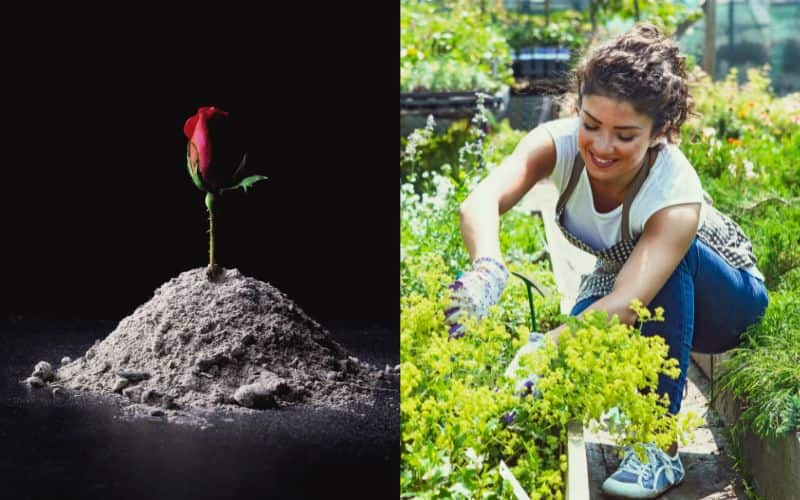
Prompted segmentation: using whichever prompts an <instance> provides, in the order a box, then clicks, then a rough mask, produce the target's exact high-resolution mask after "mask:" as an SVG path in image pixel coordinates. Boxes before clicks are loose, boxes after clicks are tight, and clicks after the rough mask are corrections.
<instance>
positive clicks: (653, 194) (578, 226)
mask: <svg viewBox="0 0 800 500" xmlns="http://www.w3.org/2000/svg"><path fill="white" fill-rule="evenodd" d="M579 124H580V119H579V118H578V117H575V118H562V119H559V120H553V121H550V122H547V123H544V124H542V126H543V127H544V128H545V130H547V131H548V132H549V133H550V135H551V136H552V137H553V141H554V142H555V146H556V165H555V168H554V169H553V173H552V174H550V179H551V180H552V181H553V183H554V184H555V185H556V187H557V188H558V192H559V194H560V193H562V192H563V191H564V190H565V189H566V188H567V183H568V182H569V177H570V174H571V173H572V165H573V163H574V161H575V157H576V155H577V154H578V126H579ZM682 203H700V206H701V208H700V221H699V225H698V226H697V227H698V228H699V227H700V225H702V224H703V218H704V215H705V214H704V210H703V208H702V207H703V188H702V185H701V184H700V179H699V178H698V177H697V173H696V172H695V171H694V168H693V167H692V165H691V164H690V163H689V160H687V159H686V157H685V156H684V155H683V153H682V152H681V150H680V149H678V148H677V147H676V146H675V145H673V144H665V147H663V148H662V149H661V151H659V152H658V156H657V157H656V160H655V163H653V166H652V168H651V169H650V174H649V175H648V176H647V178H646V179H645V181H644V184H642V187H641V188H640V189H639V193H638V194H637V195H636V197H635V198H634V199H633V203H631V208H630V215H629V221H630V228H631V232H632V233H633V234H631V237H632V238H633V239H636V237H637V236H638V235H640V234H641V233H642V232H643V231H644V226H645V224H646V223H647V221H648V219H650V216H651V215H653V214H654V213H656V212H657V211H659V210H661V209H662V208H665V207H669V206H672V205H679V204H682ZM563 223H564V226H565V227H566V228H567V229H568V230H569V231H570V232H571V233H573V234H574V235H575V236H577V237H578V238H579V239H580V240H581V241H583V242H584V243H586V244H587V245H589V246H590V247H592V248H594V249H595V250H604V249H606V248H608V247H611V246H613V245H615V244H617V243H618V242H619V241H621V240H622V228H621V226H622V205H619V206H617V207H616V208H614V210H611V211H610V212H605V213H600V212H598V211H597V210H595V207H594V198H593V195H592V188H591V186H590V184H589V177H588V173H587V171H586V168H584V169H583V171H582V172H581V175H580V177H579V179H578V184H577V185H576V186H575V190H574V191H573V192H572V195H571V196H570V197H569V199H568V200H567V205H566V207H565V208H564V218H563Z"/></svg>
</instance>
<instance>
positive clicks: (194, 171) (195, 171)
mask: <svg viewBox="0 0 800 500" xmlns="http://www.w3.org/2000/svg"><path fill="white" fill-rule="evenodd" d="M189 147H195V146H194V144H192V143H189ZM195 150H197V148H196V147H195ZM198 156H199V155H198ZM186 168H187V169H189V175H190V176H191V178H192V181H194V185H195V186H197V189H199V190H200V191H203V192H207V189H206V187H205V186H204V185H203V180H202V179H201V178H200V165H198V164H195V165H194V168H192V160H191V156H189V148H186Z"/></svg>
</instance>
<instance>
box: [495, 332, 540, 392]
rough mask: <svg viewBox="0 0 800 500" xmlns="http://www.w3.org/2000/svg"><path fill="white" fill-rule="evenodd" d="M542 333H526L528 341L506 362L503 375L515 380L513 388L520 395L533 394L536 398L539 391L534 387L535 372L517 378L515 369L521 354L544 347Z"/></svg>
mask: <svg viewBox="0 0 800 500" xmlns="http://www.w3.org/2000/svg"><path fill="white" fill-rule="evenodd" d="M544 342H545V340H544V334H542V333H539V332H531V333H530V335H528V342H526V343H525V345H523V346H522V347H520V349H519V350H518V351H517V353H516V354H515V355H514V359H512V360H511V363H509V364H508V368H506V371H505V376H506V377H508V378H510V379H512V380H516V383H515V384H514V390H515V392H517V393H518V394H520V395H521V396H522V397H525V396H527V395H529V394H530V395H531V396H533V398H534V399H536V398H537V397H538V396H539V391H538V390H537V389H536V382H537V380H538V379H539V377H538V376H537V375H536V374H535V373H529V374H528V376H527V377H522V378H519V379H518V378H517V369H519V362H520V360H521V359H522V357H523V356H527V355H529V354H530V353H532V352H536V351H538V350H539V349H541V348H542V347H544Z"/></svg>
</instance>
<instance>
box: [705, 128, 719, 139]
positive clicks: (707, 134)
mask: <svg viewBox="0 0 800 500" xmlns="http://www.w3.org/2000/svg"><path fill="white" fill-rule="evenodd" d="M715 135H717V129H715V128H714V127H704V128H703V137H706V138H708V137H714V136H715Z"/></svg>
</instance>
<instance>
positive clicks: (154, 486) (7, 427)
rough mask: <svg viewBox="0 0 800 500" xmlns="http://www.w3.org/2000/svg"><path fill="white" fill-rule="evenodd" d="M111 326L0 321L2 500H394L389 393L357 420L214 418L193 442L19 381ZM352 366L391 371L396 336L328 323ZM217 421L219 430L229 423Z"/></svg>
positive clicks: (187, 434)
mask: <svg viewBox="0 0 800 500" xmlns="http://www.w3.org/2000/svg"><path fill="white" fill-rule="evenodd" d="M115 326H116V322H115V321H74V320H73V321H61V322H56V321H44V320H21V321H9V320H3V321H0V498H14V499H26V498H48V497H49V498H53V497H58V498H114V499H121V498H136V499H141V500H144V499H158V498H169V499H181V498H187V499H189V498H190V499H205V498H215V499H217V498H219V499H222V498H374V499H380V498H398V496H399V479H398V478H399V469H400V415H399V413H400V412H399V393H397V392H387V393H385V394H384V395H383V396H381V397H380V399H379V401H378V403H377V404H376V405H375V406H374V407H365V408H360V409H357V411H356V412H341V411H332V410H312V409H308V408H293V409H284V410H267V411H263V412H259V413H257V414H250V415H241V414H231V413H219V414H218V415H216V416H215V417H214V418H213V419H211V423H212V424H213V426H212V427H209V428H207V429H204V430H201V429H199V428H197V427H192V426H188V425H177V424H169V423H165V422H164V421H163V420H161V419H159V418H156V417H154V418H152V420H138V421H130V420H125V419H121V418H119V417H120V416H121V413H120V410H119V407H118V406H117V405H116V404H114V403H113V402H111V401H106V400H104V399H102V398H95V397H90V396H88V395H86V394H85V393H84V394H79V395H76V396H70V397H68V398H67V399H66V400H63V401H54V400H53V399H52V396H51V395H50V392H49V391H46V390H44V389H42V390H38V391H33V390H28V389H27V388H26V387H25V386H24V385H23V384H20V383H19V382H18V381H19V380H22V379H24V378H26V377H28V376H29V375H30V373H31V372H32V371H33V366H34V364H35V363H36V362H38V361H40V360H45V361H49V362H51V363H53V364H54V365H56V364H57V363H58V362H59V361H60V359H61V358H62V357H63V356H70V357H72V358H73V359H74V358H76V357H78V356H80V355H82V354H83V353H84V352H85V351H86V349H88V348H89V347H90V346H91V345H92V343H93V342H94V341H95V340H96V339H103V338H105V337H106V336H107V335H108V334H109V333H110V332H111V331H112V330H113V329H114V328H115ZM325 326H326V327H327V328H328V329H329V331H330V332H331V335H332V336H333V338H334V339H335V340H337V341H338V342H340V343H341V344H342V345H343V346H344V347H345V348H346V349H347V350H348V351H350V353H351V354H352V355H354V356H357V357H359V358H360V359H362V360H364V361H367V362H370V363H373V364H377V365H378V366H384V365H385V364H390V365H392V366H394V365H395V364H397V363H398V362H399V349H398V345H399V331H398V328H397V327H396V326H391V325H377V324H373V325H370V326H362V325H354V324H352V323H350V324H347V323H342V322H339V323H328V324H325ZM224 419H228V420H227V421H226V420H224Z"/></svg>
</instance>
